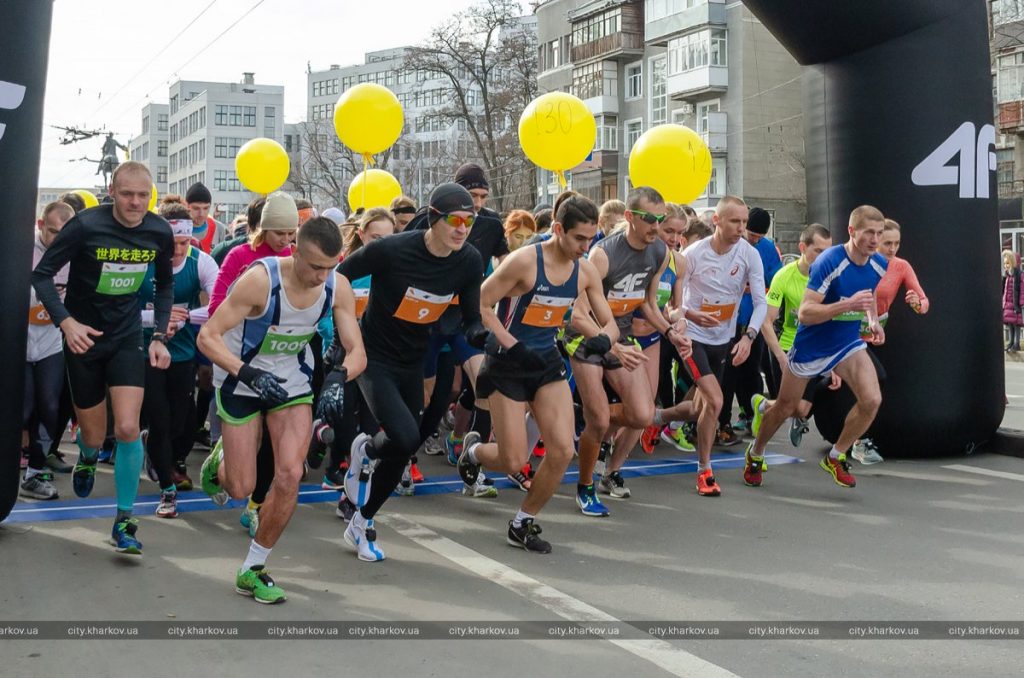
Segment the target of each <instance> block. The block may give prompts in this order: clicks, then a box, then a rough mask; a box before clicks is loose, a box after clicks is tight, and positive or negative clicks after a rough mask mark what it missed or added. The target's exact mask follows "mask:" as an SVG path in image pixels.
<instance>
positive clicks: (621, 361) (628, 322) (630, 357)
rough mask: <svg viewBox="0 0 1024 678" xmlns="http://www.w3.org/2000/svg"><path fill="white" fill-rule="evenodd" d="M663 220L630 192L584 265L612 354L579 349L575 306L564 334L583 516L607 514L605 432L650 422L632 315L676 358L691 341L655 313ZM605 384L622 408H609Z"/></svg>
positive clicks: (643, 191) (664, 258)
mask: <svg viewBox="0 0 1024 678" xmlns="http://www.w3.org/2000/svg"><path fill="white" fill-rule="evenodd" d="M664 220H665V201H664V200H663V199H662V197H661V195H660V194H659V193H658V192H657V191H655V190H654V189H652V188H649V187H646V186H641V187H638V188H635V189H633V190H632V191H631V192H630V194H629V196H628V197H627V199H626V222H627V224H628V225H627V226H626V228H624V229H622V230H620V231H617V232H615V233H613V234H612V235H611V236H609V237H607V238H604V239H603V240H600V241H599V242H598V243H597V244H596V245H595V246H594V248H593V250H591V252H590V262H591V263H592V264H593V265H594V268H596V269H597V273H598V275H599V276H600V278H601V284H602V287H603V288H604V291H605V295H606V296H607V299H608V305H609V306H610V307H611V311H612V314H613V315H614V316H615V322H616V325H617V326H618V328H619V338H618V341H617V342H616V343H615V344H614V345H613V346H612V348H611V350H610V351H609V352H608V353H606V354H604V355H600V354H592V353H590V352H587V351H583V352H579V351H578V350H577V349H578V348H579V347H580V344H581V343H582V342H583V340H584V334H586V332H585V330H584V328H585V326H586V325H585V323H586V322H587V316H586V313H587V310H588V309H587V308H585V307H586V306H587V305H586V304H577V305H576V307H575V308H574V309H573V321H572V322H573V326H572V327H571V328H569V329H568V330H567V331H566V333H565V348H566V352H567V353H568V354H569V356H570V361H571V364H572V371H573V377H574V378H575V380H576V387H577V388H578V389H579V393H580V399H581V400H582V402H583V418H584V420H585V422H586V426H585V427H584V429H583V433H582V434H580V450H579V451H580V460H579V480H578V482H577V487H576V505H577V506H578V507H579V509H580V511H581V512H582V513H583V515H585V516H597V517H604V516H607V515H609V512H608V509H607V508H606V507H605V506H604V504H602V503H601V501H600V500H599V499H598V498H597V494H596V493H595V491H594V466H595V464H596V463H597V457H598V454H599V453H600V449H601V442H602V441H603V440H604V437H605V434H606V433H607V432H608V428H609V426H610V425H615V426H629V427H631V428H636V429H643V428H644V427H645V426H647V425H648V424H650V423H651V419H652V417H653V415H654V401H653V398H652V397H651V385H650V383H649V381H648V378H647V372H646V371H645V370H642V369H637V368H639V367H641V366H642V365H643V363H645V362H646V361H647V357H646V356H645V355H644V354H643V352H642V351H641V349H640V347H639V346H637V345H636V341H635V340H634V339H633V338H632V336H631V330H632V325H633V311H636V310H638V309H639V310H640V311H641V312H642V314H643V316H644V318H645V319H646V320H647V322H649V323H650V324H651V325H652V326H653V327H654V329H655V330H656V331H658V332H660V333H661V334H662V335H663V336H665V337H666V338H667V339H668V340H669V341H671V342H672V343H673V344H674V345H675V346H676V348H677V349H678V350H679V353H680V355H684V356H685V355H689V354H690V340H689V339H688V338H686V337H685V336H684V332H685V328H686V323H685V321H684V320H682V319H680V320H679V322H678V323H676V324H669V322H668V320H666V319H665V316H663V315H662V313H661V311H660V310H659V309H658V283H659V280H660V279H661V274H662V272H663V271H664V270H665V268H666V267H667V266H668V261H669V251H668V247H667V246H666V245H665V243H664V242H663V241H662V240H660V239H659V238H658V224H660V223H661V222H662V221H664ZM581 323H583V324H581ZM605 379H607V381H608V383H609V384H610V385H611V387H612V389H614V391H615V393H617V394H618V396H619V398H620V399H621V401H622V402H621V403H616V404H615V405H611V406H609V404H608V395H607V393H606V391H605V388H604V380H605Z"/></svg>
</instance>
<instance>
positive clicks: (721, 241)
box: [654, 195, 767, 497]
mask: <svg viewBox="0 0 1024 678" xmlns="http://www.w3.org/2000/svg"><path fill="white" fill-rule="evenodd" d="M747 215H748V211H747V205H746V203H744V202H743V200H741V199H740V198H737V197H735V196H731V195H729V196H725V197H724V198H722V199H721V200H719V201H718V206H717V207H716V208H715V213H714V216H713V217H712V221H713V222H714V225H715V231H714V233H713V234H712V235H711V237H709V238H705V239H704V240H700V241H698V242H696V243H694V244H693V245H690V246H689V247H687V248H686V249H685V250H684V251H683V255H684V256H685V257H686V274H685V277H684V279H683V287H684V290H685V297H684V302H683V303H684V306H685V307H686V309H687V311H686V319H687V320H689V321H690V328H689V335H690V337H691V338H692V339H693V355H692V356H690V357H689V358H686V357H685V356H683V359H684V361H685V367H686V370H687V372H688V373H689V377H690V379H691V380H692V381H693V382H694V384H695V385H696V387H697V393H698V395H697V397H696V398H694V400H693V401H685V402H683V403H680V404H679V405H676V406H675V407H672V408H669V409H666V410H658V411H657V412H656V414H655V419H654V423H656V424H662V423H667V422H669V421H678V420H683V421H693V420H694V419H696V421H697V494H699V495H701V496H702V497H717V496H719V495H720V494H721V493H722V490H721V488H720V487H719V485H718V482H717V481H716V480H715V476H714V473H713V472H712V469H711V445H712V443H713V442H714V440H715V432H716V429H717V427H718V415H719V413H720V412H721V409H722V387H721V380H722V374H723V370H724V369H725V363H726V361H727V360H729V358H730V356H731V357H732V364H733V365H740V364H742V363H743V362H744V361H745V360H747V358H748V357H749V356H750V346H751V344H752V343H753V341H754V339H755V338H756V337H757V328H759V327H761V324H762V323H763V322H764V316H765V312H766V310H767V307H766V304H765V298H764V274H763V272H762V271H763V269H762V264H761V257H760V256H758V254H757V251H756V250H755V249H754V247H753V246H752V245H751V244H750V243H748V242H747V241H746V240H744V239H743V231H744V229H745V228H746V225H747ZM748 287H749V288H750V292H751V300H752V302H753V305H754V307H753V311H752V313H751V318H750V326H749V327H748V328H747V331H746V332H745V333H744V334H743V335H742V336H741V337H740V339H739V340H738V341H736V342H735V343H733V337H734V336H735V335H736V310H737V306H738V305H739V303H740V297H741V296H742V295H743V291H744V290H745V289H746V288H748Z"/></svg>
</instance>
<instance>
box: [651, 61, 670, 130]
mask: <svg viewBox="0 0 1024 678" xmlns="http://www.w3.org/2000/svg"><path fill="white" fill-rule="evenodd" d="M650 64H651V125H660V124H662V123H664V122H665V121H666V120H667V119H668V96H667V94H666V93H665V57H664V56H659V57H655V58H653V59H651V61H650Z"/></svg>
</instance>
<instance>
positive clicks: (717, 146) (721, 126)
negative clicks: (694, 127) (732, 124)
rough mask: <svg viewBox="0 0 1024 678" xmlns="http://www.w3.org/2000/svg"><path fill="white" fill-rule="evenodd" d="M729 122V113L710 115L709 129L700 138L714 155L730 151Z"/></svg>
mask: <svg viewBox="0 0 1024 678" xmlns="http://www.w3.org/2000/svg"><path fill="white" fill-rule="evenodd" d="M728 121H729V114H728V113H720V112H715V113H708V128H707V130H705V131H704V132H703V133H702V134H701V135H700V136H701V138H702V139H704V143H705V144H707V147H708V150H709V151H711V153H712V154H716V155H717V154H721V153H726V152H728V150H729V135H728Z"/></svg>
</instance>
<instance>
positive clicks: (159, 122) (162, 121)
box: [156, 113, 167, 132]
mask: <svg viewBox="0 0 1024 678" xmlns="http://www.w3.org/2000/svg"><path fill="white" fill-rule="evenodd" d="M156 131H157V132H166V131H167V114H166V113H157V114H156Z"/></svg>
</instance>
